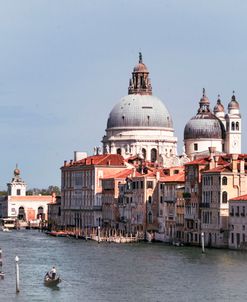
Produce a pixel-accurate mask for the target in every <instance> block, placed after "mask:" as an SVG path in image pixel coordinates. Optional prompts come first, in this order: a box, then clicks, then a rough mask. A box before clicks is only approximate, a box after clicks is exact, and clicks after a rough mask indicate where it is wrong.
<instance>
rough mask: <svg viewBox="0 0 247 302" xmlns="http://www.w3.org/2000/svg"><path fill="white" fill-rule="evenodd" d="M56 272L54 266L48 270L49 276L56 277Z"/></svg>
mask: <svg viewBox="0 0 247 302" xmlns="http://www.w3.org/2000/svg"><path fill="white" fill-rule="evenodd" d="M56 274H57V271H56V268H55V266H53V268H52V269H51V271H50V275H51V278H52V279H55V278H56Z"/></svg>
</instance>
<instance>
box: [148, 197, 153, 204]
mask: <svg viewBox="0 0 247 302" xmlns="http://www.w3.org/2000/svg"><path fill="white" fill-rule="evenodd" d="M148 203H150V204H151V203H152V197H151V196H148Z"/></svg>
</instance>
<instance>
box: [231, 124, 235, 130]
mask: <svg viewBox="0 0 247 302" xmlns="http://www.w3.org/2000/svg"><path fill="white" fill-rule="evenodd" d="M232 130H233V131H234V130H235V123H234V122H232Z"/></svg>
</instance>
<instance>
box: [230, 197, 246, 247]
mask: <svg viewBox="0 0 247 302" xmlns="http://www.w3.org/2000/svg"><path fill="white" fill-rule="evenodd" d="M228 246H229V248H231V249H244V250H246V249H247V194H245V195H241V196H238V197H235V198H231V199H230V200H229V244H228Z"/></svg>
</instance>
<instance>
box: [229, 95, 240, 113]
mask: <svg viewBox="0 0 247 302" xmlns="http://www.w3.org/2000/svg"><path fill="white" fill-rule="evenodd" d="M231 109H239V103H238V101H237V100H236V98H235V95H234V94H233V96H232V99H231V102H230V103H229V104H228V110H231Z"/></svg>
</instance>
